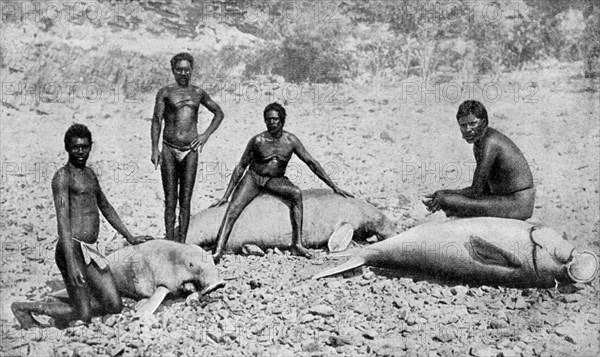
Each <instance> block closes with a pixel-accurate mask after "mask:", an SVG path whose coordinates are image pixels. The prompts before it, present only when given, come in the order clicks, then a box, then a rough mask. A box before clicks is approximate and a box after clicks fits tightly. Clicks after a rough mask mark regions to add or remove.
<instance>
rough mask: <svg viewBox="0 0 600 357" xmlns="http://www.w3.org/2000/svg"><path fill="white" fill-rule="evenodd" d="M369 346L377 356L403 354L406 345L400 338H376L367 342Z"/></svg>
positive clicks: (390, 356)
mask: <svg viewBox="0 0 600 357" xmlns="http://www.w3.org/2000/svg"><path fill="white" fill-rule="evenodd" d="M369 347H371V349H372V350H373V352H375V354H376V355H377V356H389V357H395V356H398V357H400V356H405V355H406V353H405V352H404V351H405V350H406V345H405V344H404V343H403V342H402V341H401V340H400V339H395V338H388V339H377V340H373V341H371V342H369Z"/></svg>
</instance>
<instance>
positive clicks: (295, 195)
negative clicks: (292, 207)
mask: <svg viewBox="0 0 600 357" xmlns="http://www.w3.org/2000/svg"><path fill="white" fill-rule="evenodd" d="M290 195H291V199H292V201H293V202H294V203H295V204H302V190H301V189H300V188H298V187H294V188H293V189H292V190H291V192H290Z"/></svg>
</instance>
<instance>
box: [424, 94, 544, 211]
mask: <svg viewBox="0 0 600 357" xmlns="http://www.w3.org/2000/svg"><path fill="white" fill-rule="evenodd" d="M456 119H457V120H458V125H459V127H460V131H461V133H462V137H463V139H465V141H466V142H467V143H469V144H473V154H474V155H475V161H476V163H477V166H476V167H475V173H474V175H473V183H472V184H471V186H469V187H466V188H463V189H458V190H439V191H436V192H434V193H433V194H431V195H427V196H425V197H426V198H428V200H427V201H424V202H423V203H424V204H425V206H427V209H428V210H429V211H431V212H436V211H438V210H442V211H444V213H446V215H447V216H457V217H479V216H487V217H500V218H512V219H520V220H526V219H528V218H530V217H531V215H532V213H533V206H534V202H535V188H534V187H533V176H532V174H531V170H530V169H529V164H527V160H525V157H524V156H523V153H522V152H521V150H519V148H518V147H517V145H515V143H513V142H512V140H510V139H509V138H508V137H506V136H505V135H504V134H502V133H501V132H499V131H498V130H496V129H493V128H491V127H489V126H488V114H487V110H486V109H485V107H484V106H483V104H481V103H480V102H478V101H476V100H467V101H465V102H463V103H462V104H461V105H460V106H459V107H458V113H457V114H456Z"/></svg>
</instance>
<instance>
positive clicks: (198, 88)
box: [191, 85, 207, 96]
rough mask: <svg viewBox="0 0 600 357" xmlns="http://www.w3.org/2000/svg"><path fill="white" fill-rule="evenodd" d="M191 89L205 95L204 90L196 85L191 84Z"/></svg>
mask: <svg viewBox="0 0 600 357" xmlns="http://www.w3.org/2000/svg"><path fill="white" fill-rule="evenodd" d="M191 87H192V90H193V91H194V92H196V93H198V94H200V95H201V96H205V95H207V93H206V91H205V90H204V89H202V88H200V87H198V86H195V85H192V86H191Z"/></svg>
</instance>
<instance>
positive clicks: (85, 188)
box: [11, 124, 152, 329]
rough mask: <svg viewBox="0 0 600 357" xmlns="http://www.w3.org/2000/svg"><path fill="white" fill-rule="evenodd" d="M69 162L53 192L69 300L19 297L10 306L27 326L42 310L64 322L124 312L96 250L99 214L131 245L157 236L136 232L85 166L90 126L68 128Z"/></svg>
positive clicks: (59, 262) (58, 262)
mask: <svg viewBox="0 0 600 357" xmlns="http://www.w3.org/2000/svg"><path fill="white" fill-rule="evenodd" d="M64 141H65V149H66V150H67V152H68V153H69V161H68V162H67V164H66V165H65V166H63V167H62V168H60V169H59V170H58V171H57V172H56V174H54V177H53V178H52V195H53V196H54V206H55V208H56V219H57V221H58V242H57V244H56V253H55V259H56V265H57V266H58V269H59V270H60V273H61V275H62V277H63V280H64V282H65V285H66V287H67V292H68V293H69V299H70V303H69V304H66V303H63V302H48V303H41V302H16V303H14V304H12V306H11V309H12V312H13V314H14V315H15V317H16V318H17V321H19V323H20V324H21V327H22V328H23V329H28V328H30V327H33V326H36V325H37V324H38V323H37V321H36V320H35V319H34V318H33V316H32V315H31V314H32V313H35V314H42V315H47V316H50V317H52V318H54V319H55V321H56V325H57V326H59V327H64V326H66V325H67V324H68V322H69V321H74V320H82V321H84V322H85V323H89V322H90V321H91V318H92V317H93V316H101V315H105V314H116V313H119V312H121V309H122V308H123V303H122V301H121V297H120V295H119V292H118V291H117V287H116V284H115V281H114V279H113V276H112V274H111V272H110V267H109V266H108V260H107V259H106V258H105V257H104V256H102V255H101V254H100V253H98V251H97V250H96V249H95V246H94V244H96V242H97V240H98V228H99V223H100V217H99V215H98V210H100V212H102V215H104V217H105V218H106V220H107V221H108V223H110V225H111V226H112V227H113V228H114V229H116V230H117V232H119V233H120V234H122V235H123V236H124V237H125V239H127V241H128V242H129V243H131V244H138V243H142V242H145V241H146V240H148V239H152V238H151V237H148V236H142V237H134V236H132V235H131V233H129V231H128V230H127V228H126V227H125V225H124V224H123V222H122V221H121V218H119V215H118V214H117V212H116V211H115V209H114V208H113V206H112V205H111V204H110V203H109V202H108V200H107V199H106V196H105V195H104V192H102V189H100V185H99V183H98V178H97V177H96V174H94V171H92V169H90V168H89V167H86V162H87V159H88V157H89V155H90V151H91V149H92V134H91V133H90V131H89V130H88V128H87V127H86V126H85V125H81V124H73V125H72V126H71V127H70V128H69V129H68V130H67V132H66V133H65V139H64Z"/></svg>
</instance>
